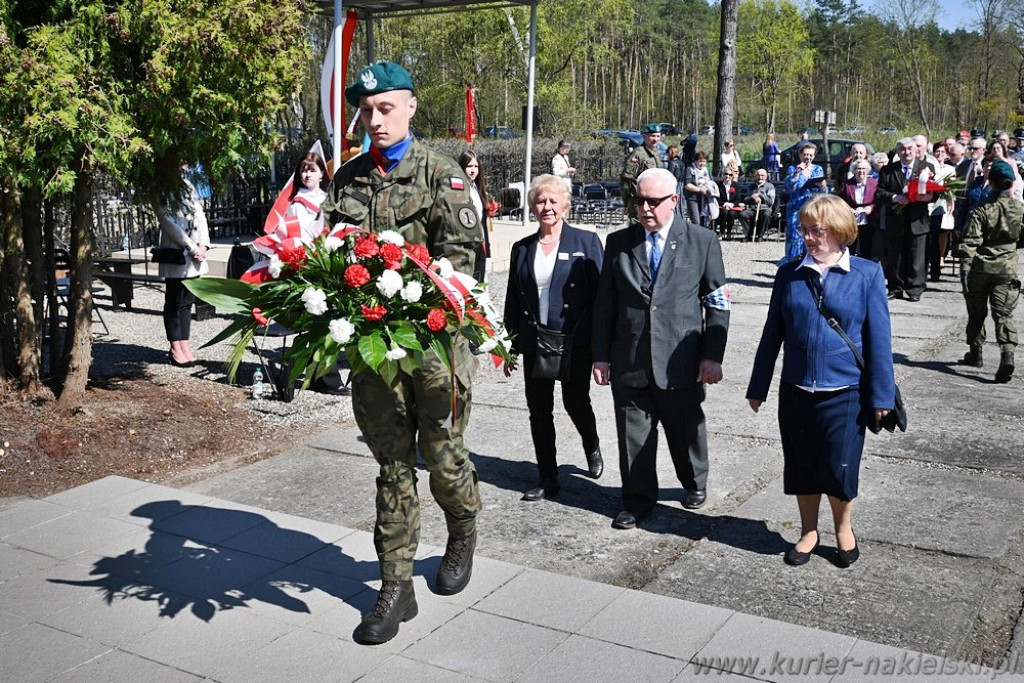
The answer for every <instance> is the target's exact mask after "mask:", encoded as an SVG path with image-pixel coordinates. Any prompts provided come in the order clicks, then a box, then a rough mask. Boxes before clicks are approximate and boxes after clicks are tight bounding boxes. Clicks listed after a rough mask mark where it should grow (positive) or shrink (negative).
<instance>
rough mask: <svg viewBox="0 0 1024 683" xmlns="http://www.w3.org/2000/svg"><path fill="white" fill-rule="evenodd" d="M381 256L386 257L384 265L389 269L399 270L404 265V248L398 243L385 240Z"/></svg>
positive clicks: (381, 246)
mask: <svg viewBox="0 0 1024 683" xmlns="http://www.w3.org/2000/svg"><path fill="white" fill-rule="evenodd" d="M380 257H381V258H382V259H384V267H385V268H387V269H388V270H398V269H399V268H401V267H402V248H401V247H399V246H398V245H397V244H391V242H385V243H384V244H382V245H380Z"/></svg>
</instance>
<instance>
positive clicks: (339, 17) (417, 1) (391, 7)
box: [315, 0, 537, 225]
mask: <svg viewBox="0 0 1024 683" xmlns="http://www.w3.org/2000/svg"><path fill="white" fill-rule="evenodd" d="M315 4H316V5H317V6H320V7H323V8H324V9H325V10H327V9H328V8H333V10H334V44H335V45H337V46H339V49H336V50H335V51H334V103H333V105H332V108H333V111H334V121H333V130H334V132H335V133H334V134H335V136H336V137H337V136H339V135H341V131H340V128H341V106H342V104H341V98H342V92H341V49H340V46H341V44H342V40H341V30H342V24H343V23H344V16H345V12H346V11H350V10H351V11H354V12H355V13H356V15H357V16H358V17H359V19H361V20H363V21H365V22H366V27H367V31H366V45H367V53H368V54H369V55H370V59H371V60H372V59H373V57H374V54H375V53H376V51H375V50H374V46H373V25H372V23H371V22H372V20H373V19H377V18H383V17H398V16H415V15H421V14H427V13H441V12H464V11H469V10H473V9H500V8H502V7H529V8H530V51H529V57H528V58H527V73H528V85H527V92H526V163H525V168H524V169H523V188H524V192H523V193H522V195H521V197H520V201H521V202H522V206H523V207H524V208H525V206H526V192H525V190H526V189H528V188H529V187H530V174H531V172H532V168H531V167H532V159H533V94H534V85H535V80H534V77H535V71H536V64H537V0H347V2H343V0H315ZM331 147H332V150H333V154H334V168H338V167H339V166H341V145H340V144H336V141H335V140H332V141H331ZM528 213H529V212H528V211H525V210H524V211H523V214H522V215H523V223H524V225H525V223H526V217H527V214H528Z"/></svg>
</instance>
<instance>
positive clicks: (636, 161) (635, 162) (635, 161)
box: [629, 157, 640, 164]
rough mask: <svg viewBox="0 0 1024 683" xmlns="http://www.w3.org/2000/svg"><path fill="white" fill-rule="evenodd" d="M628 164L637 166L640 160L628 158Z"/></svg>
mask: <svg viewBox="0 0 1024 683" xmlns="http://www.w3.org/2000/svg"><path fill="white" fill-rule="evenodd" d="M629 163H631V164H639V163H640V160H639V159H637V158H636V157H630V158H629Z"/></svg>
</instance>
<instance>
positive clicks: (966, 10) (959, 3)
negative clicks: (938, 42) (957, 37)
mask: <svg viewBox="0 0 1024 683" xmlns="http://www.w3.org/2000/svg"><path fill="white" fill-rule="evenodd" d="M938 4H939V16H937V17H935V23H936V24H938V25H939V27H940V28H944V29H946V30H947V31H954V30H956V29H957V28H958V27H963V28H972V27H973V26H974V24H975V23H976V22H977V21H978V10H976V9H975V8H974V7H973V6H970V5H968V4H967V3H966V2H963V0H938Z"/></svg>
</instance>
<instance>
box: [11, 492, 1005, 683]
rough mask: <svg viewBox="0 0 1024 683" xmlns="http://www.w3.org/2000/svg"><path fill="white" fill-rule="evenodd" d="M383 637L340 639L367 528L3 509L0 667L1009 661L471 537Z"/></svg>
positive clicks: (237, 517) (828, 668)
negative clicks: (468, 568) (534, 558)
mask: <svg viewBox="0 0 1024 683" xmlns="http://www.w3.org/2000/svg"><path fill="white" fill-rule="evenodd" d="M442 552H443V550H442V548H440V547H438V546H426V545H424V546H422V547H421V548H420V552H419V555H418V562H417V571H416V575H415V578H414V585H415V589H416V592H417V596H418V601H419V605H420V612H419V614H418V616H417V617H416V618H415V619H413V620H412V621H409V622H407V623H405V624H403V625H402V627H401V630H400V632H399V634H398V636H396V637H395V638H394V639H393V640H392V641H390V642H388V643H386V644H384V645H380V646H373V647H369V646H363V645H359V644H357V643H356V642H355V640H354V632H355V629H356V627H357V625H358V623H359V619H360V614H361V613H363V612H365V611H367V610H369V609H370V607H372V605H373V603H374V601H375V599H376V591H377V588H378V586H379V582H378V581H377V578H376V577H377V562H376V557H375V554H374V550H373V542H372V537H371V534H370V533H368V532H365V531H358V530H354V529H351V528H347V527H344V526H340V525H334V524H328V523H324V522H319V521H314V520H310V519H305V518H302V517H297V516H294V515H290V514H287V513H284V512H279V511H273V510H269V509H265V508H258V507H252V506H248V505H241V504H238V503H236V502H232V501H229V500H225V499H218V498H214V497H210V496H208V495H205V494H200V493H196V492H192V491H185V490H179V489H173V488H168V487H165V486H160V485H155V484H148V483H146V482H141V481H136V480H132V479H126V478H123V477H108V478H106V479H102V480H99V481H96V482H93V483H91V484H87V485H85V486H81V487H79V488H76V489H71V490H68V491H64V492H62V493H60V494H57V495H54V496H51V497H49V498H46V499H41V500H33V501H28V502H24V503H21V504H18V505H15V506H13V507H10V508H8V509H6V510H4V511H2V512H0V567H2V569H0V652H2V653H3V659H2V662H0V677H2V678H3V680H6V681H18V682H19V683H29V682H32V681H74V682H76V683H80V682H85V681H126V680H153V681H200V680H210V681H225V682H227V681H239V682H243V683H252V682H254V681H285V680H298V681H392V680H396V679H400V678H405V679H409V680H417V681H550V680H563V681H623V680H643V681H695V680H705V679H707V677H708V676H714V677H715V678H716V679H723V680H737V681H739V680H750V679H751V678H754V679H757V680H772V681H782V680H790V679H793V678H800V679H802V680H821V681H844V680H852V679H857V680H863V679H868V680H871V679H873V680H893V679H895V678H913V679H916V680H935V679H936V678H945V679H948V680H967V679H977V680H982V679H984V678H993V677H996V676H998V677H999V678H1000V680H1007V681H1024V676H1022V675H1014V674H1009V673H1008V674H1005V675H1004V672H1002V671H1001V670H1000V669H998V668H997V669H985V668H983V667H980V666H976V665H972V664H970V663H968V662H961V661H956V660H953V659H947V658H943V657H938V656H934V655H927V654H922V653H918V652H914V651H911V650H906V649H900V648H894V647H890V646H886V645H883V644H879V643H874V642H871V641H870V640H867V639H862V638H859V637H856V636H852V635H844V634H838V633H829V632H826V631H822V630H818V629H814V628H808V627H805V626H796V625H793V624H789V623H784V622H782V621H777V620H773V619H767V618H764V617H759V616H756V615H750V614H744V613H743V612H741V611H737V610H731V609H724V608H721V607H715V606H711V605H707V604H701V603H700V602H693V601H689V600H683V599H678V598H673V597H667V596H664V595H658V594H655V593H651V592H644V591H637V590H630V589H627V588H623V587H621V586H615V585H610V584H608V583H602V582H597V581H589V580H586V579H581V578H576V577H573V576H567V575H564V574H557V573H553V572H548V571H543V570H539V569H532V568H529V567H526V566H523V565H521V564H516V563H512V562H506V561H502V560H497V559H491V558H488V557H486V556H485V555H484V553H480V554H479V555H478V556H477V558H476V562H475V566H474V576H473V580H472V582H471V583H470V585H469V587H468V588H467V589H466V590H465V591H464V592H463V593H460V594H459V595H455V596H451V597H441V596H438V595H435V594H433V592H432V587H433V576H434V574H435V573H436V571H437V568H438V566H439V564H440V555H441V553H442Z"/></svg>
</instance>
